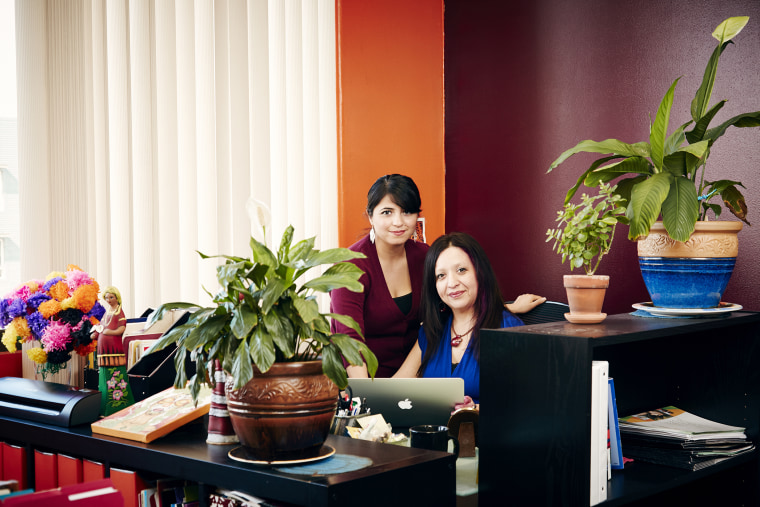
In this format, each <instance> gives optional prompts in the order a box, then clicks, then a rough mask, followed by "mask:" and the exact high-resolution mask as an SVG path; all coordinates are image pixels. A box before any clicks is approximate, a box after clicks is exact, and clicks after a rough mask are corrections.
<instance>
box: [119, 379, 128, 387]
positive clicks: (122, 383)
mask: <svg viewBox="0 0 760 507" xmlns="http://www.w3.org/2000/svg"><path fill="white" fill-rule="evenodd" d="M126 388H127V382H126V381H125V380H124V379H122V381H121V382H119V389H126Z"/></svg>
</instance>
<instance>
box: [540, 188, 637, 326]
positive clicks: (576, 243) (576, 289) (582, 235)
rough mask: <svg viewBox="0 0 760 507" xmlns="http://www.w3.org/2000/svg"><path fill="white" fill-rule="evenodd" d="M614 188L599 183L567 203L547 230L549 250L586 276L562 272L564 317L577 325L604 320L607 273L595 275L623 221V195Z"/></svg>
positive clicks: (607, 283) (607, 282)
mask: <svg viewBox="0 0 760 507" xmlns="http://www.w3.org/2000/svg"><path fill="white" fill-rule="evenodd" d="M615 190H616V189H615V187H610V185H608V184H605V183H601V184H600V185H599V193H598V194H597V195H595V196H591V195H588V194H585V193H584V194H582V195H581V202H580V203H578V204H573V203H570V202H568V203H566V204H565V206H564V208H563V209H562V210H561V211H558V212H557V227H556V228H555V229H549V230H548V231H546V235H547V238H546V241H547V242H549V241H551V240H554V245H553V246H552V250H554V251H555V252H557V253H558V254H560V255H561V256H562V263H564V262H565V261H568V262H569V264H570V270H571V271H572V270H573V269H574V268H583V269H584V270H585V271H586V274H585V275H565V276H564V283H565V289H566V290H567V301H568V305H569V306H570V313H568V314H565V318H566V319H567V320H569V321H570V322H572V323H576V324H595V323H598V322H601V321H603V320H604V319H605V318H606V317H607V314H606V313H602V304H603V302H604V296H605V293H606V291H607V287H608V286H609V281H610V277H609V276H608V275H596V274H595V273H596V270H597V268H598V267H599V263H600V262H601V261H602V258H603V257H604V256H605V255H606V254H607V253H609V251H610V248H612V240H613V238H614V235H615V228H616V227H617V224H618V222H620V221H623V220H624V217H623V215H625V206H624V205H623V204H622V203H623V198H622V197H620V195H618V194H616V193H615Z"/></svg>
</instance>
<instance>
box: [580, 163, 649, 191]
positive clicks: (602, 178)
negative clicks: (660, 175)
mask: <svg viewBox="0 0 760 507" xmlns="http://www.w3.org/2000/svg"><path fill="white" fill-rule="evenodd" d="M631 173H632V174H653V172H652V164H651V163H650V162H649V160H647V159H646V158H644V157H629V158H625V159H623V160H620V161H618V162H615V163H613V164H609V165H606V166H603V167H600V168H599V169H596V170H594V171H591V172H589V173H587V176H586V179H585V180H584V182H583V183H584V185H586V186H587V187H592V188H593V187H597V186H599V183H609V182H610V181H611V180H613V179H615V178H618V177H620V176H622V175H624V174H631Z"/></svg>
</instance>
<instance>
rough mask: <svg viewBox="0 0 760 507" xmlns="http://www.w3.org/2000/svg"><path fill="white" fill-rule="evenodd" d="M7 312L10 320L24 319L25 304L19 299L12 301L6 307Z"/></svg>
mask: <svg viewBox="0 0 760 507" xmlns="http://www.w3.org/2000/svg"><path fill="white" fill-rule="evenodd" d="M7 311H8V315H9V316H10V318H11V320H12V319H15V318H16V317H21V316H24V317H26V303H24V301H23V300H21V299H14V300H13V301H11V302H10V304H9V305H8V310H7Z"/></svg>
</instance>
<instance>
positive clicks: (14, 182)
mask: <svg viewBox="0 0 760 507" xmlns="http://www.w3.org/2000/svg"><path fill="white" fill-rule="evenodd" d="M15 19H16V16H15V5H14V0H0V76H2V79H0V297H2V296H3V295H5V294H7V293H8V292H10V291H11V290H13V289H14V288H15V287H16V286H17V285H18V284H19V283H20V281H21V273H20V270H19V268H20V252H19V249H18V245H19V236H20V231H19V207H18V149H17V134H16V29H15Z"/></svg>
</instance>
